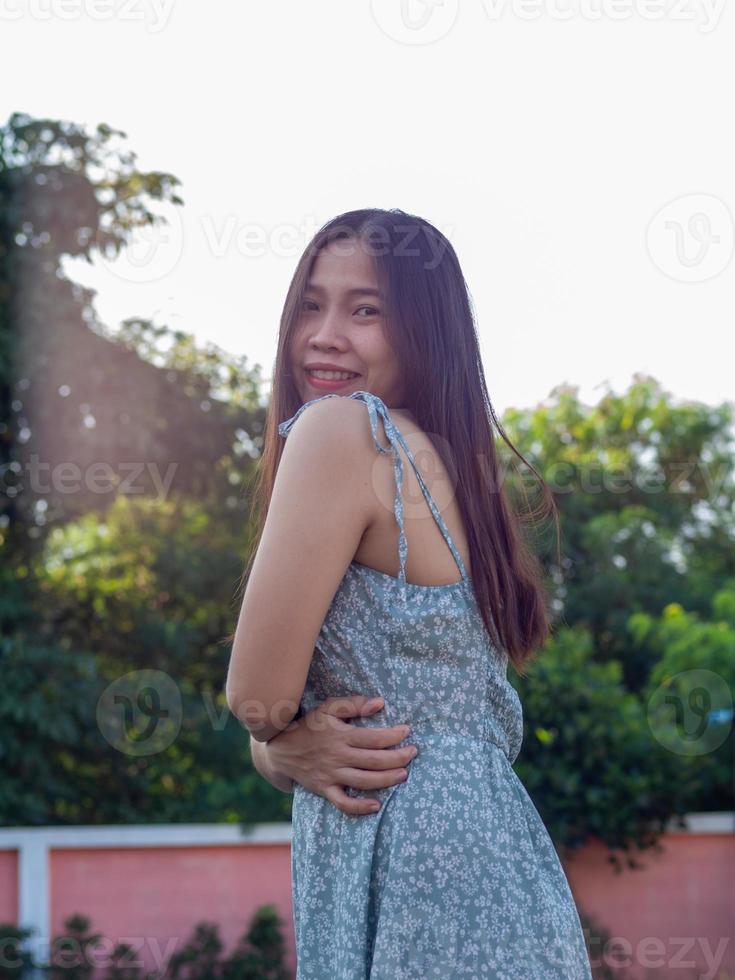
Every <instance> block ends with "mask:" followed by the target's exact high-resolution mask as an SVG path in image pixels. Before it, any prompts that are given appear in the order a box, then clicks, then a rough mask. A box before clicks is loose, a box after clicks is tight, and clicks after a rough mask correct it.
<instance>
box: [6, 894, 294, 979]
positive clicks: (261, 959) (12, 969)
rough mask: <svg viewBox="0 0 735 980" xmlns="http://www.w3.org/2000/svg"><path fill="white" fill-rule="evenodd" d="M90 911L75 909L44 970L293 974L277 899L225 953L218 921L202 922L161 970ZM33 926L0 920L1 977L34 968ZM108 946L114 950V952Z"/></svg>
mask: <svg viewBox="0 0 735 980" xmlns="http://www.w3.org/2000/svg"><path fill="white" fill-rule="evenodd" d="M90 924H91V920H90V919H89V917H88V916H84V915H72V916H69V917H68V918H67V919H66V920H65V921H64V932H63V933H62V934H61V935H58V936H54V937H53V938H52V942H51V952H50V956H49V962H48V964H46V965H44V966H41V968H40V969H41V972H42V973H43V975H44V976H46V977H48V978H49V980H89V978H90V977H92V976H96V977H98V978H99V980H155V978H157V977H160V978H163V977H167V978H170V980H288V978H289V976H290V974H289V972H288V971H287V969H286V966H285V958H286V943H285V941H284V938H283V932H282V930H283V922H282V920H281V918H280V916H279V914H278V911H277V909H276V908H275V906H273V905H261V906H260V907H259V908H258V909H257V910H256V912H255V914H254V915H253V917H252V920H251V922H250V924H249V926H248V928H247V930H246V931H245V933H244V934H243V936H242V937H241V939H240V940H239V942H238V943H236V945H235V946H234V948H233V949H232V950H231V952H229V953H228V954H227V955H223V949H224V944H223V942H222V940H221V938H220V934H219V927H218V926H217V925H216V924H215V923H209V922H200V923H198V924H197V925H196V926H195V927H194V930H193V932H192V935H191V937H190V939H189V940H188V942H187V943H186V944H185V946H183V948H182V949H180V950H179V951H178V952H176V953H174V954H173V955H172V956H171V957H170V958H169V961H168V963H166V964H165V965H164V966H163V969H162V971H161V972H160V973H158V972H153V973H150V972H148V973H146V972H145V971H144V969H143V967H142V966H141V965H139V961H138V952H137V950H135V948H134V947H132V946H130V945H129V944H128V943H117V944H115V945H114V946H112V949H111V950H110V947H111V945H112V944H110V943H109V942H108V940H107V939H106V937H105V936H103V935H102V934H101V933H99V932H91V931H90ZM32 933H33V930H31V929H18V928H17V927H16V926H14V925H12V924H10V923H3V924H1V925H0V934H1V935H2V936H3V944H4V945H3V948H4V952H5V957H4V962H3V964H2V965H0V980H24V978H26V977H28V978H29V977H31V976H32V974H33V968H34V963H33V957H32V955H31V953H30V952H29V951H28V949H27V946H26V941H27V939H28V938H29V937H30V936H31V935H32ZM108 950H110V952H109V953H108Z"/></svg>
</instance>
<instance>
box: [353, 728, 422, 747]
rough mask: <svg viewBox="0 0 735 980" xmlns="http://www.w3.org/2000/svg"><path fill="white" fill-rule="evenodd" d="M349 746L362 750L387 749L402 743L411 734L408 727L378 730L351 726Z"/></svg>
mask: <svg viewBox="0 0 735 980" xmlns="http://www.w3.org/2000/svg"><path fill="white" fill-rule="evenodd" d="M349 729H350V730H349V732H348V740H347V741H348V744H349V745H352V746H354V747H356V748H360V749H387V748H388V747H389V746H391V745H396V744H397V743H398V742H402V741H403V740H404V739H405V738H408V736H409V735H410V734H411V729H410V728H409V726H408V725H392V726H391V727H390V728H376V727H375V726H372V725H350V726H349Z"/></svg>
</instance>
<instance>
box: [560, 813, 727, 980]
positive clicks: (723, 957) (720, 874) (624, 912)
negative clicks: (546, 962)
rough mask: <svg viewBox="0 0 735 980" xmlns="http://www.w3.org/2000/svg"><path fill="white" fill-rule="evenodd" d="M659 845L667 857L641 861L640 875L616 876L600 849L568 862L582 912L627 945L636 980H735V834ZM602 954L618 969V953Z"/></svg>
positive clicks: (673, 837)
mask: <svg viewBox="0 0 735 980" xmlns="http://www.w3.org/2000/svg"><path fill="white" fill-rule="evenodd" d="M660 843H661V845H662V846H663V848H664V851H663V853H661V854H654V853H653V852H652V851H644V852H641V853H640V854H638V855H636V861H637V862H638V863H640V864H643V865H644V869H643V870H639V871H638V870H636V871H631V870H629V869H627V868H626V869H625V870H624V871H623V872H621V873H616V872H615V871H614V870H613V869H612V866H611V865H610V864H609V863H608V861H607V850H606V849H605V848H604V847H602V846H601V845H600V844H589V845H587V846H586V847H585V848H584V849H583V850H581V851H580V852H579V854H577V855H574V856H573V857H572V858H571V859H570V860H565V861H564V868H565V870H566V873H567V877H568V879H569V883H570V885H571V888H572V891H573V893H574V897H575V901H576V902H577V905H578V907H581V908H583V909H584V910H585V911H586V912H588V913H589V914H591V915H593V916H594V917H595V918H596V919H598V920H599V922H600V924H601V925H603V926H604V928H605V929H606V930H607V931H608V932H609V933H610V936H611V939H612V938H613V937H618V938H619V939H620V940H621V942H620V943H619V944H618V949H620V950H621V951H622V952H623V953H624V954H625V960H626V964H627V970H628V975H629V976H630V977H631V978H633V977H635V978H645V980H651V978H657V977H679V978H682V980H683V978H685V977H686V978H688V977H697V978H702V980H719V978H720V975H721V973H722V972H723V971H726V973H727V975H728V977H730V978H735V833H732V834H692V833H674V832H671V833H667V834H665V835H664V836H663V837H662V838H661V840H660ZM596 953H597V957H598V958H599V959H602V958H603V957H605V962H607V963H608V965H610V966H613V965H614V964H615V962H616V960H615V957H614V953H613V951H612V950H611V949H608V950H607V951H606V950H605V949H604V948H599V949H598V950H597V951H596ZM593 962H594V958H593ZM695 964H696V965H695ZM715 967H717V969H714V968H715ZM713 969H714V972H712V970H713Z"/></svg>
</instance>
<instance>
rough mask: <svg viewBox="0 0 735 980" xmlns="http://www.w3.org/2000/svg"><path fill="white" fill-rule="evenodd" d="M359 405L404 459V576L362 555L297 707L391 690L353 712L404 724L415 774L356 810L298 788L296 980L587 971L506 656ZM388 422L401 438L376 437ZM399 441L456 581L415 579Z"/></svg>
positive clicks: (557, 978)
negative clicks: (524, 760) (524, 779)
mask: <svg viewBox="0 0 735 980" xmlns="http://www.w3.org/2000/svg"><path fill="white" fill-rule="evenodd" d="M340 397H347V398H353V399H358V400H362V401H364V403H365V405H366V407H367V410H368V417H369V420H370V426H371V431H372V435H373V440H374V443H375V446H376V448H377V450H378V451H380V452H383V453H392V454H393V457H394V472H395V478H396V498H395V506H394V512H395V516H396V521H397V523H398V527H399V558H400V573H399V575H398V577H395V576H392V575H388V574H387V573H385V572H380V571H378V570H377V569H373V568H369V567H368V566H366V565H362V564H360V563H358V562H355V561H353V562H352V563H351V565H350V566H349V568H348V569H347V572H346V574H345V576H344V578H343V580H342V582H341V583H340V586H339V588H338V589H337V592H336V593H335V596H334V599H333V601H332V603H331V605H330V608H329V611H328V613H327V616H326V618H325V620H324V623H323V625H322V627H321V630H320V632H319V636H318V639H317V643H316V648H315V650H314V655H313V658H312V662H311V665H310V667H309V672H308V676H307V680H306V684H305V687H304V692H303V695H302V698H301V702H300V705H299V714H305V713H307V712H309V711H311V710H312V709H313V708H314V707H316V705H318V704H319V703H321V702H322V701H324V700H325V699H326V698H329V697H333V696H344V695H348V694H355V693H357V694H365V695H368V696H370V695H372V696H378V695H379V696H381V697H382V698H384V702H385V708H384V709H383V711H381V712H378V715H377V716H375V715H373V716H371V717H369V718H358V719H354V720H353V722H352V723H353V724H358V725H373V726H377V727H390V726H392V725H397V724H403V723H405V724H408V725H409V726H410V728H411V732H410V734H409V736H408V738H407V739H406V740H404V742H401V743H399V744H400V745H404V744H408V743H410V744H413V745H416V747H417V748H418V755H417V756H416V757H415V758H414V759H413V761H412V762H410V763H409V765H408V767H407V769H408V773H409V775H408V779H407V780H406V781H405V782H403V783H399V784H396V785H394V786H390V787H387V788H385V789H380V790H375V791H372V792H367V791H362V790H356V789H353V788H348V789H347V793H348V794H349V795H351V796H358V797H359V796H373V797H374V798H376V799H378V800H379V801H380V804H381V808H380V810H379V811H378V812H377V813H376V814H369V815H364V816H350V815H348V814H345V813H342V812H341V811H340V810H338V809H337V808H336V807H335V806H334V804H332V803H331V802H329V801H328V800H326V799H324V797H321V796H319V795H317V794H315V793H311V792H310V791H308V790H306V789H305V788H304V787H303V786H301V785H300V784H298V783H296V784H295V786H294V798H293V811H292V845H291V878H292V898H293V922H294V931H295V937H296V951H297V959H298V965H297V974H296V980H419V978H422V980H423V978H425V977H436V978H442V980H460V978H462V980H466V978H472V980H478V978H486V980H592V974H591V971H590V964H589V957H588V954H587V950H586V946H585V941H584V934H583V932H582V927H581V923H580V919H579V914H578V912H577V908H576V906H575V904H574V899H573V897H572V893H571V890H570V888H569V883H568V881H567V878H566V876H565V874H564V870H563V868H562V866H561V863H560V861H559V857H558V855H557V852H556V849H555V848H554V845H553V842H552V840H551V838H550V836H549V834H548V831H547V830H546V827H545V826H544V823H543V821H542V820H541V816H540V814H539V813H538V811H537V809H536V807H535V806H534V804H533V802H532V800H531V798H530V797H529V795H528V793H527V792H526V789H525V787H524V786H523V784H522V783H521V781H520V779H519V778H518V776H517V775H516V773H515V771H514V770H513V768H512V763H513V762H514V761H515V759H516V757H517V756H518V753H519V751H520V748H521V743H522V740H523V712H522V707H521V703H520V699H519V698H518V695H517V693H516V691H515V689H514V688H513V686H512V685H511V684H510V682H509V681H508V680H507V666H508V657H507V654H506V653H505V652H503V651H499V650H498V649H497V648H496V647H495V646H494V645H493V643H492V642H491V640H490V637H489V635H488V632H487V630H486V628H485V624H484V622H483V621H482V617H481V615H480V610H479V608H478V606H477V602H476V598H475V595H474V590H473V588H472V582H471V579H470V578H469V576H468V575H467V573H466V570H465V568H464V565H463V562H462V558H461V556H460V554H459V551H458V550H457V548H456V546H455V544H454V542H453V541H452V539H451V536H450V534H449V531H448V529H447V526H446V524H445V522H444V520H443V518H442V516H441V513H440V512H439V509H438V507H437V506H436V503H435V502H434V500H433V498H432V497H431V494H430V492H429V490H428V488H427V487H426V484H425V483H424V481H423V478H422V476H421V473H420V471H419V468H418V466H417V464H416V462H415V460H414V458H413V455H412V454H411V452H410V450H409V448H408V446H407V445H406V442H405V439H404V438H403V436H402V435H401V433H400V432H399V431H398V429H397V428H396V426H395V425H394V423H393V420H392V419H391V417H390V412H389V411H388V408H387V407H386V406H385V404H384V403H383V401H382V400H381V399H380V398H379V397H378V396H377V395H373V394H372V393H371V392H367V391H355V392H352V393H351V394H350V395H347V396H342V395H337V394H336V393H332V394H327V395H322V396H320V397H319V398H313V399H311V400H310V401H308V402H306V403H305V404H303V405H302V406H301V407H300V408H299V410H298V411H297V412H296V414H295V415H293V416H292V417H291V418H290V419H287V420H286V421H285V422H282V423H281V424H280V425H279V427H278V432H279V434H280V435H282V436H284V437H286V436H287V435H288V433H289V432H290V431H291V428H292V426H293V425H294V423H295V422H296V420H297V419H298V418H299V416H300V415H301V414H302V412H304V411H305V410H306V409H307V408H308V407H309V406H310V405H313V404H315V403H316V402H319V401H322V400H323V399H324V398H340ZM378 416H380V418H381V420H382V422H383V426H384V430H385V433H386V435H387V437H388V440H389V442H390V446H391V448H390V449H386V448H385V447H384V446H383V445H382V444H381V443H380V441H379V440H378V437H377V419H378ZM399 446H400V447H401V448H402V449H403V451H404V452H405V454H406V457H407V459H408V460H409V462H410V464H411V465H412V467H413V469H414V471H415V472H416V476H417V479H418V481H419V485H420V486H421V489H422V492H423V494H424V497H425V498H426V501H427V504H428V505H429V508H430V510H431V512H432V514H433V516H434V518H435V519H436V521H437V523H438V525H439V527H440V529H441V531H442V534H443V536H444V538H445V540H446V542H447V545H448V546H449V548H450V550H451V552H452V554H453V556H454V558H455V561H456V563H457V566H458V568H459V571H460V573H461V576H462V578H461V580H460V581H459V582H455V583H451V584H449V585H436V586H424V585H416V584H412V583H409V582H407V581H406V576H405V562H406V556H407V553H408V547H407V542H406V535H405V526H404V518H403V501H402V485H403V460H402V458H401V453H400V452H399Z"/></svg>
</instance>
